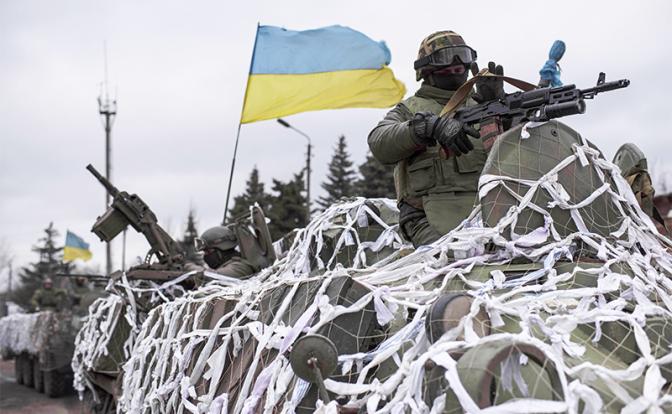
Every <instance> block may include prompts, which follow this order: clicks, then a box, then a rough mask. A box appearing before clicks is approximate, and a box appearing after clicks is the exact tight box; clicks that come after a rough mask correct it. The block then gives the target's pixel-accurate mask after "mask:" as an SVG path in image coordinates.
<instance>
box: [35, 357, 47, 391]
mask: <svg viewBox="0 0 672 414" xmlns="http://www.w3.org/2000/svg"><path fill="white" fill-rule="evenodd" d="M33 388H35V391H37V392H44V374H43V373H42V370H41V369H40V361H38V360H37V359H35V360H33Z"/></svg>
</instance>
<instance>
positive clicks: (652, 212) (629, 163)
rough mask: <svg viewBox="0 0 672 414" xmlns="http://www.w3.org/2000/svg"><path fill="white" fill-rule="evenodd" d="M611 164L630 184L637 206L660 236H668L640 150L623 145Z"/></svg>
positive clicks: (646, 165)
mask: <svg viewBox="0 0 672 414" xmlns="http://www.w3.org/2000/svg"><path fill="white" fill-rule="evenodd" d="M613 163H614V164H616V165H617V166H618V168H620V169H621V174H622V175H623V178H625V180H626V181H627V182H628V184H630V188H631V189H632V192H633V193H634V194H635V198H636V199H637V202H638V203H639V206H640V207H641V208H642V210H643V211H644V212H645V213H646V214H648V215H649V217H651V218H652V219H653V220H654V224H655V225H656V228H657V229H658V231H659V232H660V233H661V234H668V232H669V229H668V228H667V226H666V225H665V219H664V218H663V217H662V216H661V215H660V212H659V211H658V209H657V208H656V205H655V204H654V203H653V198H654V196H655V195H656V191H655V190H654V188H653V183H652V181H651V176H650V175H649V170H648V168H649V165H648V162H647V160H646V156H645V155H644V153H643V152H642V150H640V149H639V147H638V146H637V145H635V144H632V143H627V144H623V145H621V147H620V148H619V149H618V151H616V155H614V160H613Z"/></svg>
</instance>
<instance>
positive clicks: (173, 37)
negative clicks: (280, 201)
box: [0, 0, 672, 265]
mask: <svg viewBox="0 0 672 414" xmlns="http://www.w3.org/2000/svg"><path fill="white" fill-rule="evenodd" d="M420 4H422V5H423V6H424V7H423V8H422V9H421V8H420V6H419V5H420ZM542 4H544V3H540V2H537V1H517V2H502V1H499V2H495V1H480V2H477V3H475V2H466V1H464V2H447V1H442V2H438V1H437V2H429V1H425V2H422V3H417V2H415V3H411V2H392V1H375V2H374V1H369V2H364V1H338V2H318V1H301V2H292V1H285V2H273V1H264V2H261V1H247V2H222V1H199V2H169V1H165V0H162V1H114V2H101V1H84V0H82V1H57V2H55V1H31V0H3V1H1V2H0V238H3V239H5V240H7V241H8V244H9V246H10V248H11V251H12V253H13V255H14V256H15V258H16V259H15V263H16V264H17V265H21V264H24V263H26V262H28V261H30V260H33V259H34V257H33V256H34V255H33V253H31V252H30V247H31V245H32V244H33V243H34V242H35V240H36V239H37V238H38V237H39V236H41V230H42V229H43V228H44V227H46V225H47V224H48V223H49V221H51V220H53V221H54V223H55V226H56V227H57V228H58V229H59V231H60V232H61V233H62V236H63V237H64V236H65V231H66V229H70V230H71V231H74V232H75V233H77V234H79V235H80V236H82V237H84V239H85V240H87V241H88V242H90V243H91V246H92V250H93V252H94V263H103V262H104V253H103V252H104V247H103V244H102V243H100V242H99V241H98V240H97V239H96V237H95V236H94V235H93V234H92V233H90V232H89V230H90V227H91V224H92V223H93V221H94V220H95V218H96V217H97V216H98V215H100V214H102V212H103V210H104V209H103V199H104V194H103V190H102V187H100V186H99V185H98V183H97V182H95V180H94V179H93V177H91V176H90V175H89V174H88V172H86V170H85V169H84V166H85V165H86V164H87V163H89V162H91V163H93V164H94V165H95V166H96V167H98V169H99V170H101V171H102V170H103V169H104V152H103V151H104V148H103V143H104V140H103V130H102V127H101V124H100V120H99V118H98V114H97V104H96V97H97V95H98V90H99V89H98V88H99V83H100V81H101V80H102V78H103V52H102V50H103V41H105V40H106V41H107V45H108V56H109V79H110V84H111V86H112V91H114V90H115V88H117V90H118V93H117V97H118V100H119V116H118V119H117V122H116V124H115V126H114V131H113V165H114V169H113V181H114V183H115V184H116V185H117V186H118V187H119V188H121V189H125V190H128V191H129V192H136V193H138V194H139V195H141V197H142V198H143V199H144V200H145V201H146V202H147V203H149V205H150V206H151V207H152V208H153V209H154V211H155V212H156V213H157V215H158V216H159V218H160V220H161V222H162V224H163V225H164V226H167V227H168V228H169V229H170V230H171V231H172V233H173V234H175V235H178V234H180V233H181V231H182V229H183V226H184V221H185V218H186V215H187V212H188V210H189V207H190V206H193V207H194V208H195V209H196V211H197V216H198V219H199V230H200V231H203V230H205V228H207V227H208V226H211V225H215V224H217V223H218V222H219V221H220V220H221V216H222V214H223V208H224V199H225V194H226V185H227V182H228V172H229V168H230V162H231V151H232V149H233V142H234V138H235V132H236V127H237V121H238V119H239V116H240V110H241V103H242V97H243V94H244V87H245V81H246V76H247V71H248V68H249V60H250V54H251V52H252V44H253V40H254V33H255V27H256V24H257V22H260V23H261V24H269V25H277V26H284V27H286V28H288V29H295V30H303V29H309V28H316V27H321V26H326V25H331V24H342V25H347V26H350V27H352V28H354V29H356V30H359V31H362V32H364V33H365V34H367V35H368V36H370V37H371V38H373V39H376V40H385V41H386V42H387V44H388V46H389V48H390V50H391V51H392V64H391V66H392V68H393V70H394V71H395V74H396V75H397V77H398V78H400V79H401V80H402V81H403V82H404V83H405V84H406V86H407V89H408V91H409V93H412V92H413V91H414V90H415V89H416V88H417V84H416V82H415V78H414V72H413V70H412V65H413V60H414V58H415V54H416V52H417V47H418V44H419V42H420V40H421V39H422V38H423V37H424V36H426V35H427V34H429V33H431V32H433V31H435V30H441V29H452V30H455V31H458V32H459V33H461V34H462V35H463V36H464V38H465V40H466V41H467V42H468V43H469V44H470V45H471V46H472V47H474V48H475V49H476V50H478V54H479V57H480V64H481V66H483V65H485V64H487V61H488V60H495V61H497V62H498V63H501V64H503V65H504V68H505V71H506V73H507V74H509V75H511V76H515V77H519V78H523V79H526V80H530V81H533V82H536V80H537V77H538V75H537V71H538V70H539V68H540V66H541V65H542V64H543V62H544V60H545V59H546V55H547V53H548V48H549V47H550V45H551V43H552V42H553V40H555V39H562V40H564V41H565V42H566V43H567V53H566V54H565V57H564V59H563V61H562V62H561V64H562V68H563V75H562V78H563V81H564V82H565V83H576V84H577V85H579V86H581V87H588V86H592V85H593V84H594V82H595V80H596V78H597V74H598V72H600V71H604V72H606V73H607V77H608V79H616V78H622V77H627V78H629V79H630V80H631V81H632V84H631V86H630V87H629V88H628V89H626V90H622V91H617V92H614V93H612V94H607V95H601V96H599V97H598V98H597V99H596V100H595V101H593V102H588V111H587V114H586V115H584V116H575V117H573V118H571V119H567V120H566V121H567V122H568V123H569V124H570V125H572V126H573V127H575V128H576V129H578V130H579V131H580V132H581V133H582V134H583V135H584V136H586V137H587V138H589V139H591V140H592V141H593V142H595V143H596V144H597V145H598V146H599V147H600V148H602V150H603V151H604V152H605V154H606V156H607V157H611V156H612V155H613V153H614V152H615V150H616V149H617V148H618V146H619V145H620V144H621V143H623V142H625V141H626V140H634V141H636V142H637V143H638V144H639V145H640V146H641V148H642V149H643V150H644V151H645V152H646V153H647V154H648V155H649V158H650V163H651V164H653V165H654V166H656V168H658V170H666V169H667V165H668V163H670V161H669V157H670V156H669V154H672V151H671V150H672V143H670V140H669V139H667V138H668V136H669V132H668V128H666V127H667V124H668V123H669V118H670V115H672V114H670V110H669V108H670V105H669V103H668V101H667V100H669V99H670V97H671V96H672V94H671V93H670V92H671V91H672V87H671V86H670V82H669V79H668V76H667V71H668V68H670V67H672V52H671V48H670V45H669V42H670V39H672V27H671V26H670V25H669V23H668V21H669V19H670V18H671V17H672V13H671V12H672V3H670V2H667V1H647V2H639V3H635V2H625V1H622V2H620V1H600V2H587V1H565V2H556V3H554V4H553V5H552V6H551V5H549V6H548V7H547V8H545V7H543V6H542ZM665 39H667V40H665ZM325 47H328V45H325ZM384 113H385V110H381V109H352V110H334V111H322V112H312V113H304V114H299V115H295V116H291V117H288V118H287V119H288V121H290V122H291V123H292V124H294V125H295V126H296V127H298V128H300V129H302V130H304V131H305V132H307V133H308V134H309V135H311V136H312V137H313V140H314V143H315V157H314V165H315V171H314V176H313V183H314V185H313V194H316V195H319V192H320V191H319V190H320V187H319V183H320V182H321V181H322V180H323V178H324V175H325V172H326V163H327V162H328V161H329V158H330V156H331V153H332V147H333V145H334V143H335V140H336V138H337V136H338V135H339V134H345V135H346V137H347V139H348V144H349V147H350V151H351V153H352V156H353V159H354V161H355V162H356V163H357V164H359V163H361V162H362V161H363V159H364V157H365V154H366V150H367V147H366V136H367V134H368V131H369V130H370V129H371V128H372V127H373V126H374V125H375V123H376V122H377V121H378V120H379V119H380V118H381V117H382V116H383V115H384ZM304 151H305V146H304V141H303V138H302V137H300V136H298V135H296V134H295V133H294V132H292V131H290V130H287V129H284V128H282V127H280V126H279V125H278V124H276V123H275V122H274V121H266V122H260V123H256V124H250V125H245V126H243V130H242V135H241V143H240V148H239V155H238V157H239V158H238V162H237V172H236V175H235V178H234V182H233V194H234V195H235V194H237V193H239V192H240V191H242V189H243V188H244V184H245V180H246V178H247V176H248V175H249V172H250V170H251V169H252V167H253V166H254V165H257V166H258V167H259V170H260V174H261V176H262V179H263V180H264V181H265V182H267V183H270V180H271V178H273V177H275V178H279V179H289V178H290V177H291V174H293V173H294V172H298V171H299V170H300V169H301V167H302V165H303V164H302V163H303V159H304ZM267 186H269V184H267ZM62 241H63V240H61V242H62ZM145 250H146V244H145V242H144V241H143V240H142V239H141V238H140V237H139V236H138V235H136V234H131V233H129V257H132V256H137V255H144V252H145ZM115 253H116V256H117V258H118V257H119V253H120V243H119V242H117V243H115ZM116 263H117V264H119V261H118V260H117V262H116Z"/></svg>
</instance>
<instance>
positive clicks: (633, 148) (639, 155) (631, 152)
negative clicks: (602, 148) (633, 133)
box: [613, 143, 648, 177]
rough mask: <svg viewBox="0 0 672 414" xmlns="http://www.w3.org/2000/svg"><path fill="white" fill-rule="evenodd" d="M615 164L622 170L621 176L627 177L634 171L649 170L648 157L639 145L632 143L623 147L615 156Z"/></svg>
mask: <svg viewBox="0 0 672 414" xmlns="http://www.w3.org/2000/svg"><path fill="white" fill-rule="evenodd" d="M613 163H614V164H616V165H618V168H620V169H621V174H623V176H625V177H627V176H628V175H630V174H631V173H632V172H634V171H633V169H637V170H647V169H648V165H647V164H648V163H647V162H646V156H645V155H644V153H643V152H642V150H640V149H639V147H637V145H635V144H632V143H628V144H623V145H621V148H619V149H618V151H616V155H614V160H613Z"/></svg>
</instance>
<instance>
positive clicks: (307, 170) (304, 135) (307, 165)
mask: <svg viewBox="0 0 672 414" xmlns="http://www.w3.org/2000/svg"><path fill="white" fill-rule="evenodd" d="M277 121H278V123H279V124H280V125H282V126H284V127H285V128H289V129H293V130H294V131H296V132H298V133H299V134H301V135H302V136H303V137H304V138H306V140H308V151H307V152H306V207H307V210H308V211H306V220H307V221H310V157H311V149H312V148H313V144H312V143H311V141H310V137H309V136H308V134H306V133H305V132H303V131H300V130H298V129H296V128H294V127H293V126H292V125H290V123H289V122H287V121H285V120H284V119H282V118H278V119H277Z"/></svg>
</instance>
